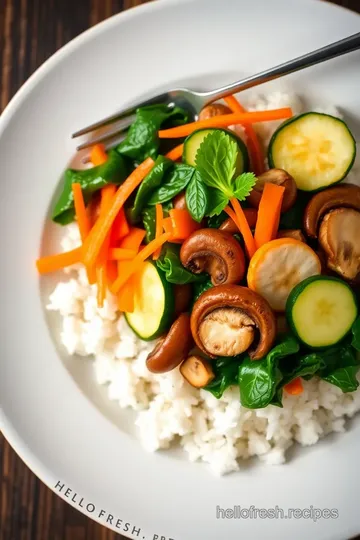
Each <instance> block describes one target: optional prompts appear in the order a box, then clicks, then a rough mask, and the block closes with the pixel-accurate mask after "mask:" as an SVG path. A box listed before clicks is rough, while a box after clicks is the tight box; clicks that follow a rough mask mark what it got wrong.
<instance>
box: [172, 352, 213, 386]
mask: <svg viewBox="0 0 360 540" xmlns="http://www.w3.org/2000/svg"><path fill="white" fill-rule="evenodd" d="M180 373H181V375H182V376H183V377H184V379H186V380H187V382H188V383H189V384H191V386H194V387H195V388H203V387H204V386H206V385H207V384H209V382H210V381H212V380H213V378H214V377H215V375H214V372H213V370H212V367H211V364H210V362H208V361H207V360H205V359H204V358H202V357H201V356H199V355H193V356H189V358H187V359H186V360H185V361H184V362H183V363H182V364H181V366H180Z"/></svg>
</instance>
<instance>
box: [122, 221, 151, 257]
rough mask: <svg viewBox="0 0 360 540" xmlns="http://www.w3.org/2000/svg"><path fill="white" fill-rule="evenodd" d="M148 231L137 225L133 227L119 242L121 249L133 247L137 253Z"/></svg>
mask: <svg viewBox="0 0 360 540" xmlns="http://www.w3.org/2000/svg"><path fill="white" fill-rule="evenodd" d="M145 235H146V232H145V231H144V229H138V228H137V227H132V228H131V229H130V232H129V234H128V235H127V236H125V238H123V239H122V240H121V242H120V243H119V247H120V248H121V249H131V250H132V251H135V255H136V253H137V252H138V251H139V247H140V245H141V242H142V241H143V240H144V238H145Z"/></svg>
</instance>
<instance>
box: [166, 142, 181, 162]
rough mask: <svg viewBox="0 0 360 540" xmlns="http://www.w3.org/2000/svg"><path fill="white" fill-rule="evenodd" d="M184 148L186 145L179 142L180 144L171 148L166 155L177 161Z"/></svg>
mask: <svg viewBox="0 0 360 540" xmlns="http://www.w3.org/2000/svg"><path fill="white" fill-rule="evenodd" d="M183 150H184V145H183V144H179V146H175V148H173V149H172V150H170V152H168V153H167V154H166V156H165V157H167V158H168V159H172V161H177V160H178V159H180V158H181V156H182V155H183Z"/></svg>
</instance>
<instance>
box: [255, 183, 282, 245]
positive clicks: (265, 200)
mask: <svg viewBox="0 0 360 540" xmlns="http://www.w3.org/2000/svg"><path fill="white" fill-rule="evenodd" d="M284 191H285V188H284V186H278V185H277V184H272V183H270V182H267V183H266V184H265V185H264V190H263V192H262V195H261V199H260V204H259V210H258V218H257V222H256V227H255V235H254V238H255V243H256V247H257V248H259V247H261V246H262V245H263V244H266V243H267V242H270V240H274V239H275V238H276V235H277V231H278V228H279V221H280V213H281V205H282V200H283V197H284Z"/></svg>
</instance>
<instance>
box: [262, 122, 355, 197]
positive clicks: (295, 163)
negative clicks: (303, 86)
mask: <svg viewBox="0 0 360 540" xmlns="http://www.w3.org/2000/svg"><path fill="white" fill-rule="evenodd" d="M355 156H356V143H355V139H354V137H353V135H352V133H351V132H350V130H349V128H348V127H347V125H346V124H345V122H343V121H342V120H340V119H339V118H336V117H335V116H330V115H328V114H322V113H315V112H309V113H305V114H301V115H300V116H296V117H294V118H291V119H290V120H288V121H287V122H285V123H284V124H282V125H281V126H280V127H279V128H278V129H277V131H276V132H275V133H274V135H273V136H272V138H271V141H270V144H269V151H268V158H269V165H270V167H271V168H277V169H285V171H287V172H288V173H289V174H291V176H293V178H294V179H295V182H296V184H297V187H298V188H299V189H300V190H303V191H318V190H320V189H324V188H326V187H328V186H331V185H332V184H336V183H337V182H340V181H341V180H343V179H344V178H345V176H346V175H347V174H348V173H349V171H350V169H351V167H352V166H353V164H354V161H355Z"/></svg>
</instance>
